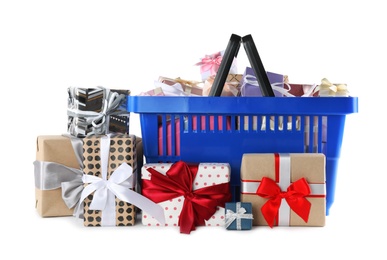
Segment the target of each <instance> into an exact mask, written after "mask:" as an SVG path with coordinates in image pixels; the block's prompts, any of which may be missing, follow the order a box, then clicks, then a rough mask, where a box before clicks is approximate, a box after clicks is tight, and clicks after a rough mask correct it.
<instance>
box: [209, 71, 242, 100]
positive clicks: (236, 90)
mask: <svg viewBox="0 0 387 260" xmlns="http://www.w3.org/2000/svg"><path fill="white" fill-rule="evenodd" d="M242 76H243V75H242V74H228V75H227V78H226V82H225V84H224V86H223V90H222V93H221V96H223V97H236V96H239V95H240V84H241V81H242ZM214 80H215V76H211V77H209V78H208V79H207V80H206V81H205V82H204V86H203V96H208V95H209V94H210V91H211V88H212V85H213V83H214Z"/></svg>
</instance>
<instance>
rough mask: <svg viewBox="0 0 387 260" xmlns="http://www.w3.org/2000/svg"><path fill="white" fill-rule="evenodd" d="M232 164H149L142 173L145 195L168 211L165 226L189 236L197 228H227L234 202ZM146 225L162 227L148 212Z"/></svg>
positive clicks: (145, 214) (144, 219) (144, 217)
mask: <svg viewBox="0 0 387 260" xmlns="http://www.w3.org/2000/svg"><path fill="white" fill-rule="evenodd" d="M230 169H231V168H230V165H229V164H228V163H186V162H183V161H178V162H175V163H148V164H144V166H143V168H142V172H141V176H142V177H141V178H142V187H143V189H142V193H143V194H144V196H146V197H147V198H149V199H151V200H152V201H154V202H155V203H158V204H159V205H160V206H161V207H162V208H163V209H164V216H165V226H179V227H180V232H181V233H186V234H189V233H190V232H191V231H192V230H195V229H196V228H195V227H196V226H224V224H225V211H224V206H225V203H226V202H229V201H230V200H231V193H230V187H229V182H230V174H231V173H230ZM142 224H143V225H147V226H160V225H161V224H160V223H159V222H158V221H157V220H156V219H154V218H153V217H152V216H150V215H149V214H148V213H147V212H146V211H143V214H142Z"/></svg>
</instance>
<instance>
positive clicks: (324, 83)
mask: <svg viewBox="0 0 387 260" xmlns="http://www.w3.org/2000/svg"><path fill="white" fill-rule="evenodd" d="M348 93H349V92H348V89H347V84H332V83H331V82H329V80H327V79H326V78H323V79H322V80H321V84H320V86H319V95H320V96H339V97H347V96H348Z"/></svg>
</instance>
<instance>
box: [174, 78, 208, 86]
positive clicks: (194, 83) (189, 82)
mask: <svg viewBox="0 0 387 260" xmlns="http://www.w3.org/2000/svg"><path fill="white" fill-rule="evenodd" d="M174 81H175V82H177V83H180V84H182V85H186V86H188V87H196V86H197V85H199V84H200V83H202V82H199V81H193V80H185V79H182V78H180V77H178V78H175V79H174Z"/></svg>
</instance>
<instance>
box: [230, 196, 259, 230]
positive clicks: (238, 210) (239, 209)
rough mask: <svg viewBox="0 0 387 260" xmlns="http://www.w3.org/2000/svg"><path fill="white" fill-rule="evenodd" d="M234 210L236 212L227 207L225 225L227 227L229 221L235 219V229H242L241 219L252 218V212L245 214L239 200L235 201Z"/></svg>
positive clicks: (231, 221)
mask: <svg viewBox="0 0 387 260" xmlns="http://www.w3.org/2000/svg"><path fill="white" fill-rule="evenodd" d="M235 211H236V212H234V211H232V210H231V209H227V211H226V223H225V226H226V228H227V227H229V226H230V225H231V223H233V222H234V221H236V229H237V230H241V229H242V224H241V219H253V214H251V213H248V214H245V213H246V209H245V208H243V207H241V203H240V202H237V203H236V209H235Z"/></svg>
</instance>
